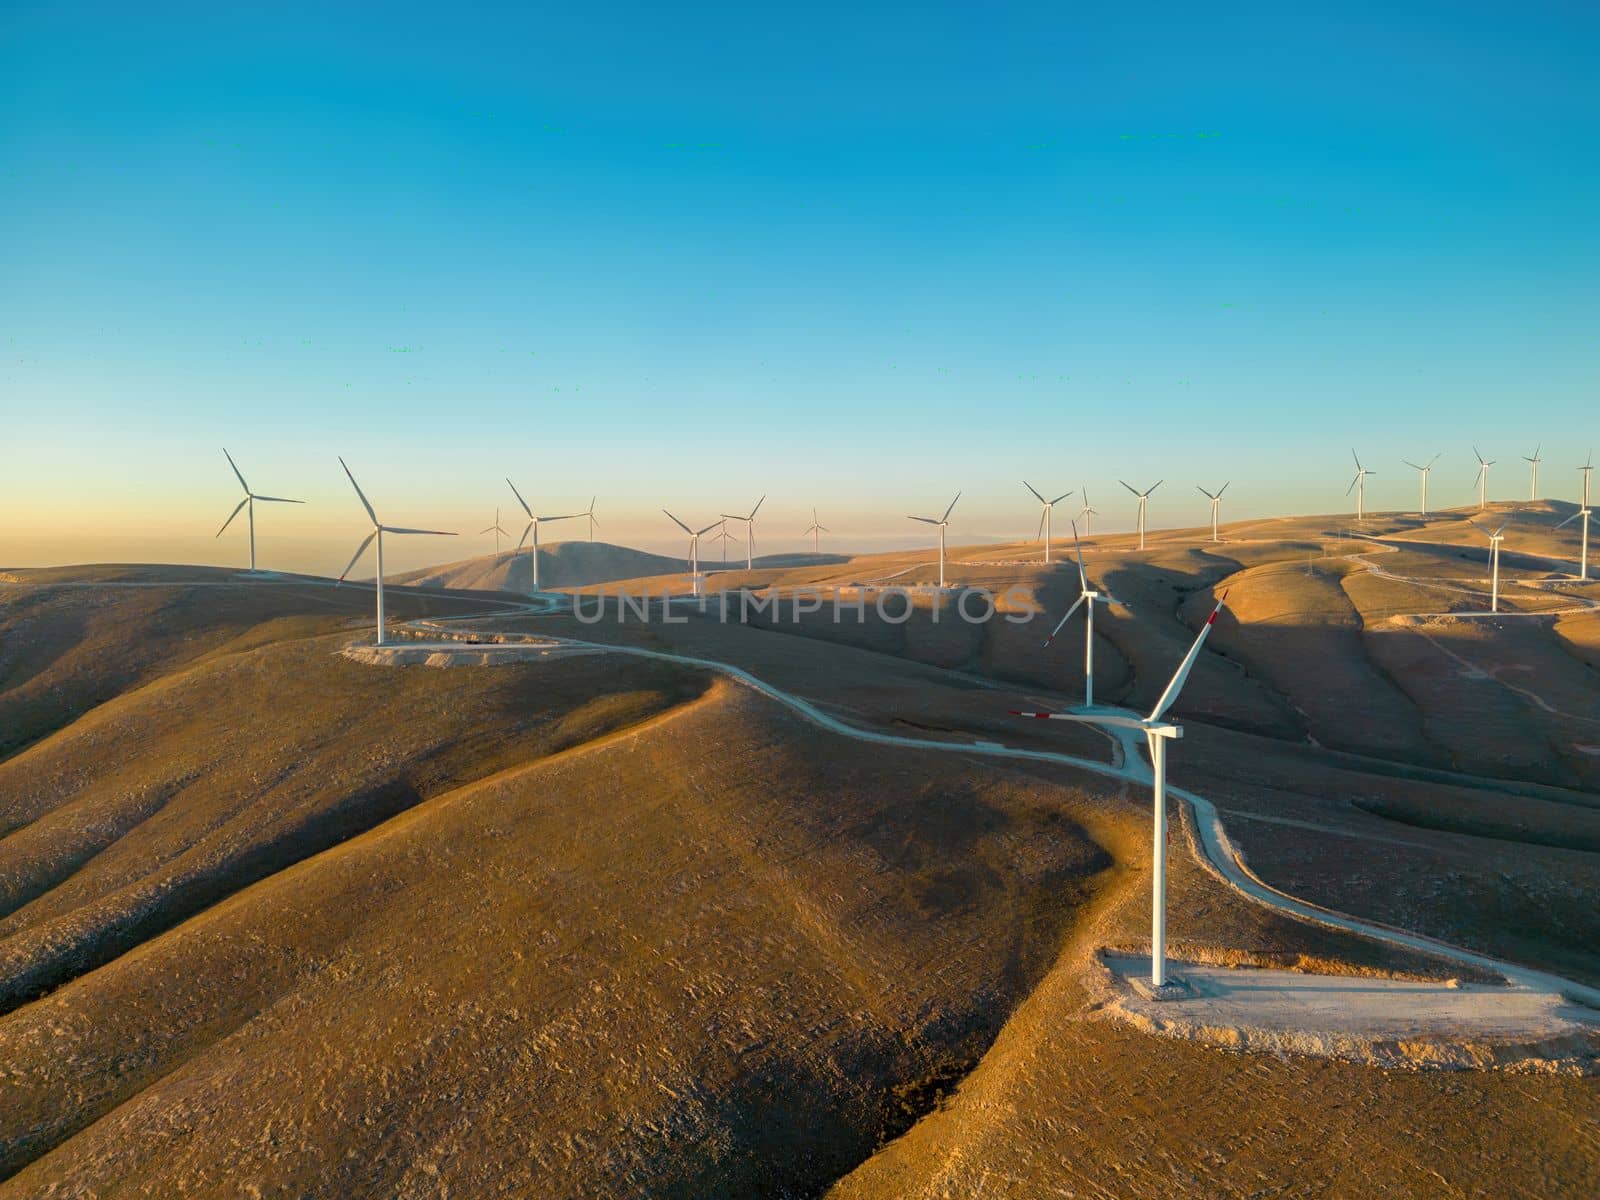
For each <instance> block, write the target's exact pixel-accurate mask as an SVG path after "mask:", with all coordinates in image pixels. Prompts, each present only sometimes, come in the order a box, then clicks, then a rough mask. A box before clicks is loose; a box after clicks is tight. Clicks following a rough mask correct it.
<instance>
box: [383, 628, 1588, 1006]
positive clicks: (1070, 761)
mask: <svg viewBox="0 0 1600 1200" xmlns="http://www.w3.org/2000/svg"><path fill="white" fill-rule="evenodd" d="M564 599H565V597H562V598H561V599H556V598H555V597H550V596H544V597H539V598H537V599H536V600H534V601H532V602H530V603H528V604H526V605H519V606H515V607H508V608H507V609H506V611H505V613H504V615H511V614H512V613H513V612H515V613H516V614H517V615H519V616H524V615H539V614H547V613H551V612H554V611H557V610H558V609H559V608H560V607H561V604H562V600H564ZM496 615H500V614H496ZM482 620H484V615H476V616H465V617H445V618H438V617H434V618H424V619H420V620H416V621H411V622H407V625H408V626H409V627H410V628H413V629H415V630H417V631H418V632H424V631H435V632H436V631H438V630H440V629H441V627H443V626H444V625H446V624H455V623H458V622H462V621H474V622H477V621H482ZM483 632H489V633H493V634H494V635H495V636H501V637H507V638H521V637H528V636H537V637H538V638H539V639H540V640H541V641H545V642H547V643H552V644H555V645H562V646H567V647H570V648H572V649H582V650H585V651H589V652H595V651H598V652H602V653H613V654H627V655H633V656H635V657H639V658H650V659H657V660H660V661H663V662H670V663H677V664H680V665H683V666H689V667H697V668H700V669H702V670H707V671H713V672H716V673H718V674H720V675H723V676H724V677H726V678H728V679H731V680H733V681H735V682H736V683H739V684H741V685H742V686H744V687H748V688H750V689H751V690H753V691H755V692H758V693H760V694H761V695H763V696H766V697H767V698H769V699H771V700H774V701H776V702H777V703H779V704H782V705H783V706H785V707H786V708H788V709H789V710H790V711H792V712H794V713H796V714H798V715H799V716H801V717H803V718H804V719H805V720H807V721H810V722H811V723H813V724H815V725H817V726H819V727H821V728H823V729H825V730H827V731H829V732H830V733H834V734H838V735H839V736H841V737H848V738H853V739H855V740H857V741H862V742H870V743H874V744H877V745H884V746H896V747H903V748H908V749H914V750H928V751H934V752H938V753H945V754H967V755H979V756H983V757H988V758H999V759H1012V760H1017V759H1023V760H1029V761H1034V762H1045V763H1055V764H1059V765H1062V766H1068V767H1074V768H1076V769H1078V770H1082V771H1089V772H1093V773H1094V774H1097V775H1102V776H1106V777H1108V778H1112V779H1117V780H1122V781H1126V782H1130V783H1136V784H1144V785H1146V786H1148V785H1149V784H1150V781H1151V772H1150V767H1149V765H1148V763H1147V762H1146V761H1145V758H1144V756H1143V754H1142V753H1141V749H1142V747H1141V746H1140V744H1139V743H1140V742H1141V741H1142V740H1143V735H1142V734H1141V733H1140V732H1139V731H1137V730H1132V729H1116V730H1104V732H1106V733H1107V734H1108V736H1111V737H1112V738H1113V740H1114V741H1115V742H1116V743H1117V745H1118V748H1119V749H1120V754H1119V755H1118V756H1117V757H1119V758H1120V760H1121V761H1120V763H1103V762H1096V761H1094V760H1093V759H1086V758H1079V757H1077V756H1075V755H1070V754H1062V753H1058V752H1055V751H1049V750H1033V749H1022V748H1017V747H1012V746H1004V745H1001V744H999V743H997V742H979V743H961V742H941V741H936V740H932V739H928V738H920V737H912V736H908V735H905V734H898V733H885V732H881V731H879V730H875V729H867V728H863V727H861V726H857V725H852V724H849V723H848V722H846V721H842V720H840V719H838V718H837V717H833V716H830V715H829V714H828V713H825V712H823V711H822V710H821V709H819V708H817V707H816V706H815V705H813V704H812V703H811V702H810V701H808V700H806V699H804V698H803V697H801V696H797V695H794V694H793V693H790V692H786V691H784V690H783V689H781V688H778V687H776V686H774V685H773V684H771V683H768V682H767V681H765V680H763V679H760V678H758V677H757V676H755V675H753V674H751V673H750V672H749V671H747V670H745V669H744V668H742V667H738V666H734V665H733V664H731V663H725V662H720V661H718V660H716V659H709V658H701V657H698V656H694V655H686V654H674V653H671V652H669V651H663V650H649V649H645V648H643V647H637V646H626V645H618V644H611V643H605V642H592V641H587V640H584V639H579V638H565V637H558V636H554V635H549V634H539V635H526V634H520V633H502V632H498V631H493V630H488V631H483ZM402 644H404V643H402ZM413 645H414V644H413ZM457 647H459V643H452V642H445V643H442V644H441V645H440V646H439V649H441V650H443V649H452V648H457ZM1097 707H1098V706H1097ZM1105 711H1108V712H1113V711H1120V710H1116V709H1110V708H1107V709H1105ZM1132 715H1137V714H1132ZM1167 791H1168V793H1169V794H1170V795H1172V796H1173V797H1175V798H1176V799H1178V800H1179V801H1180V802H1181V803H1182V804H1184V805H1187V806H1188V810H1189V816H1190V819H1189V822H1188V825H1189V828H1190V829H1191V830H1192V832H1193V835H1194V845H1193V847H1192V849H1194V850H1196V851H1198V854H1197V857H1198V859H1199V861H1200V863H1201V864H1202V865H1203V866H1204V867H1205V868H1207V869H1208V870H1209V871H1210V872H1211V873H1212V874H1213V875H1214V876H1215V877H1216V878H1218V879H1220V880H1221V881H1222V882H1223V883H1224V884H1226V885H1227V886H1228V887H1230V888H1232V889H1233V890H1234V891H1236V892H1238V893H1239V894H1241V895H1243V896H1245V897H1247V898H1249V899H1250V900H1253V901H1255V902H1256V903H1258V904H1262V905H1265V906H1266V907H1268V908H1270V909H1274V910H1276V911H1277V912H1280V913H1285V914H1288V915H1290V916H1293V917H1297V918H1299V919H1301V920H1304V921H1310V922H1314V923H1316V924H1320V925H1324V926H1328V927H1330V928H1333V929H1338V930H1343V931H1345V932H1348V933H1354V934H1359V935H1361V936H1363V937H1367V938H1371V939H1374V940H1376V941H1380V942H1383V943H1386V944H1388V945H1391V946H1395V947H1399V948H1401V949H1405V950H1413V951H1420V952H1423V953H1426V954H1431V955H1434V956H1436V957H1439V958H1444V959H1447V960H1450V961H1453V962H1457V963H1461V964H1463V965H1466V966H1471V967H1475V968H1478V969H1480V970H1487V971H1491V972H1493V973H1495V974H1498V975H1500V976H1502V977H1504V978H1505V979H1506V980H1507V981H1508V982H1509V983H1511V984H1512V985H1513V986H1516V987H1521V988H1526V989H1529V990H1530V991H1534V992H1538V993H1541V994H1544V995H1546V996H1547V997H1549V998H1551V999H1552V1001H1559V1000H1560V999H1562V998H1565V999H1566V1000H1568V1001H1575V1002H1577V1003H1580V1004H1583V1005H1586V1006H1588V1007H1591V1008H1597V1009H1600V988H1596V987H1591V986H1589V985H1586V984H1582V983H1579V982H1577V981H1575V980H1570V979H1565V978H1563V977H1561V976H1559V975H1554V974H1551V973H1549V972H1545V971H1539V970H1536V969H1534V968H1531V967H1526V966H1522V965H1519V964H1517V963H1512V962H1507V961H1504V960H1501V959H1497V958H1494V957H1492V956H1490V955H1486V954H1479V953H1477V952H1475V951H1472V950H1467V949H1465V948H1463V947H1460V946H1455V945H1451V944H1450V943H1448V942H1443V941H1439V940H1437V939H1435V938H1431V937H1427V936H1425V935H1423V934H1418V933H1412V932H1410V931H1408V930H1405V929H1400V928H1396V927H1393V926H1389V925H1383V924H1379V923H1376V922H1373V921H1367V920H1362V919H1360V918H1357V917H1352V916H1348V915H1346V914H1344V913H1339V912H1335V911H1333V910H1331V909H1327V908H1324V907H1322V906H1320V905H1317V904H1313V903H1311V902H1310V901H1306V900H1301V899H1299V898H1298V897H1295V896H1291V895H1289V894H1288V893H1286V892H1284V891H1282V890H1280V889H1278V888H1275V887H1273V886H1272V885H1271V884H1268V883H1266V882H1265V881H1264V880H1262V879H1261V878H1259V877H1258V876H1257V875H1255V874H1254V873H1253V872H1252V871H1251V870H1250V869H1249V868H1248V867H1247V866H1245V864H1244V863H1243V861H1242V859H1241V858H1240V855H1239V852H1238V850H1237V849H1236V848H1235V846H1234V844H1233V842H1232V841H1231V840H1230V839H1229V837H1228V833H1227V830H1226V828H1225V827H1224V825H1223V822H1222V817H1221V814H1220V813H1219V812H1218V811H1217V808H1216V806H1215V805H1214V804H1212V803H1211V801H1210V800H1208V799H1206V798H1205V797H1204V796H1201V795H1199V794H1198V793H1196V792H1192V791H1189V790H1187V789H1184V788H1178V787H1174V786H1172V785H1171V784H1170V783H1169V784H1168V787H1167Z"/></svg>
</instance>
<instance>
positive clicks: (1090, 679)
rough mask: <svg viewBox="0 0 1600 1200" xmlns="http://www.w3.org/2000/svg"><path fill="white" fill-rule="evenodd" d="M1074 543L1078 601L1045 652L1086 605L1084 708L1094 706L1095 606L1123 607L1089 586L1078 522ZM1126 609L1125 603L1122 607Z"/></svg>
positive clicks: (1048, 640)
mask: <svg viewBox="0 0 1600 1200" xmlns="http://www.w3.org/2000/svg"><path fill="white" fill-rule="evenodd" d="M1072 543H1073V545H1074V546H1075V547H1076V548H1077V551H1078V588H1079V591H1078V598H1077V599H1076V600H1074V601H1073V602H1072V607H1071V608H1069V609H1067V611H1066V612H1065V613H1064V614H1063V615H1062V617H1061V620H1059V621H1057V622H1056V627H1055V628H1054V629H1052V630H1051V631H1050V636H1049V637H1047V638H1045V640H1044V644H1045V649H1047V650H1048V649H1049V648H1050V643H1051V642H1053V641H1055V640H1056V634H1058V633H1060V632H1061V627H1062V626H1063V625H1065V624H1066V623H1067V620H1068V618H1070V617H1071V616H1072V614H1073V613H1075V612H1077V611H1078V605H1080V604H1087V605H1088V606H1089V608H1088V611H1087V612H1085V613H1084V616H1085V618H1086V622H1085V624H1084V628H1083V707H1084V708H1093V707H1094V606H1095V605H1096V604H1108V605H1109V604H1122V601H1121V600H1118V599H1117V598H1116V597H1115V596H1113V595H1112V594H1111V593H1110V592H1100V591H1096V590H1095V589H1094V588H1092V587H1090V586H1089V573H1088V572H1087V571H1085V570H1084V569H1083V543H1082V542H1080V541H1079V540H1078V523H1077V522H1076V521H1074V522H1073V523H1072ZM1122 607H1124V608H1126V607H1127V605H1126V604H1122Z"/></svg>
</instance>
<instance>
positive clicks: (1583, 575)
mask: <svg viewBox="0 0 1600 1200" xmlns="http://www.w3.org/2000/svg"><path fill="white" fill-rule="evenodd" d="M1578 470H1580V471H1582V472H1583V502H1582V503H1581V504H1579V505H1578V511H1577V512H1575V513H1573V514H1572V515H1571V516H1570V517H1568V518H1567V519H1566V520H1565V521H1563V522H1561V525H1569V524H1571V523H1572V522H1573V521H1576V520H1577V519H1578V518H1579V517H1582V518H1583V548H1582V549H1581V550H1580V551H1579V554H1578V579H1579V581H1580V582H1584V581H1587V580H1588V578H1589V473H1590V472H1591V471H1593V470H1594V451H1593V450H1591V451H1589V458H1588V461H1587V462H1585V463H1584V464H1583V466H1581V467H1579V468H1578ZM1561 525H1557V526H1556V528H1557V529H1560V528H1561Z"/></svg>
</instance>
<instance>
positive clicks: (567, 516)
mask: <svg viewBox="0 0 1600 1200" xmlns="http://www.w3.org/2000/svg"><path fill="white" fill-rule="evenodd" d="M506 486H507V487H508V488H510V489H511V494H512V495H513V496H515V497H516V498H517V503H518V504H520V505H522V511H523V512H525V513H527V514H528V523H527V524H526V525H524V526H523V527H522V536H521V537H520V538H518V539H517V549H518V550H521V549H522V546H523V543H524V542H526V541H527V540H528V534H530V533H532V534H533V555H532V557H531V560H530V561H531V562H532V565H533V590H534V591H535V592H537V591H538V590H539V525H540V523H541V522H544V521H571V520H575V519H576V518H578V517H584V516H587V517H589V519H590V520H593V519H594V517H593V514H592V513H559V514H557V515H556V516H553V517H536V516H534V515H533V509H531V508H529V507H528V502H527V501H526V500H524V499H523V498H522V493H521V492H519V491H517V485H516V484H514V483H512V482H511V480H509V479H507V480H506ZM589 507H590V508H593V507H594V502H593V501H592V500H591V501H590V502H589Z"/></svg>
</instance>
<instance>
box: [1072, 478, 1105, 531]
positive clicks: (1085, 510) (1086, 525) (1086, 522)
mask: <svg viewBox="0 0 1600 1200" xmlns="http://www.w3.org/2000/svg"><path fill="white" fill-rule="evenodd" d="M1078 515H1079V516H1080V517H1082V518H1083V536H1084V537H1093V536H1094V522H1093V521H1092V520H1091V518H1093V517H1098V516H1099V515H1100V510H1099V509H1098V508H1090V507H1089V489H1088V488H1084V489H1083V507H1082V508H1080V509H1079V510H1078ZM1072 527H1073V529H1074V530H1076V529H1077V527H1078V526H1077V522H1073V526H1072Z"/></svg>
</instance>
